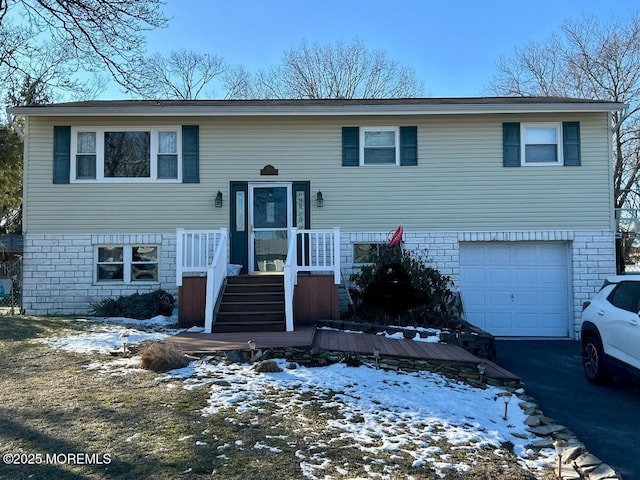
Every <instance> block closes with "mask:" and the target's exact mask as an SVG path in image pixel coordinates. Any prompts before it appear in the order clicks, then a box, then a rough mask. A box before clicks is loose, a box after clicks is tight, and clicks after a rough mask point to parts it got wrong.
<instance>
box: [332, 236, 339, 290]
mask: <svg viewBox="0 0 640 480" xmlns="http://www.w3.org/2000/svg"><path fill="white" fill-rule="evenodd" d="M333 283H335V284H336V285H340V228H339V227H334V228H333Z"/></svg>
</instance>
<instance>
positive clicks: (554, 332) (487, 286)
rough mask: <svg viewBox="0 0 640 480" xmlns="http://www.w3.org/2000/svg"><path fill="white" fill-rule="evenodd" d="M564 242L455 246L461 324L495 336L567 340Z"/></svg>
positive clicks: (566, 281)
mask: <svg viewBox="0 0 640 480" xmlns="http://www.w3.org/2000/svg"><path fill="white" fill-rule="evenodd" d="M567 257H568V248H567V245H566V244H564V243H548V242H545V243H537V242H520V243H509V242H495V243H492V242H486V243H483V242H477V243H475V242H474V243H462V244H460V289H461V291H462V296H463V300H464V305H465V308H466V310H467V320H469V322H471V323H472V324H473V325H476V326H478V327H480V328H482V329H483V330H486V331H487V332H489V333H491V334H493V335H496V336H536V337H537V336H545V337H566V336H568V335H569V328H568V325H569V323H568V310H569V295H568V290H569V279H568V272H569V269H568V260H567Z"/></svg>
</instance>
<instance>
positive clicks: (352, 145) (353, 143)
mask: <svg viewBox="0 0 640 480" xmlns="http://www.w3.org/2000/svg"><path fill="white" fill-rule="evenodd" d="M359 157H360V129H359V128H358V127H342V166H343V167H357V166H359V165H360V158H359Z"/></svg>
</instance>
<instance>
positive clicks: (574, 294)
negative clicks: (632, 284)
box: [340, 230, 616, 338]
mask: <svg viewBox="0 0 640 480" xmlns="http://www.w3.org/2000/svg"><path fill="white" fill-rule="evenodd" d="M389 238H390V233H389V232H360V233H344V234H343V235H342V245H341V249H340V252H341V264H342V266H343V270H342V274H343V279H344V281H345V282H347V283H348V279H349V276H350V275H351V274H352V273H353V272H354V271H356V270H357V269H358V266H357V265H354V264H353V246H352V245H353V244H354V243H369V242H371V243H374V242H377V243H386V242H388V241H389ZM461 242H566V243H567V244H568V245H569V247H570V257H569V259H568V262H569V267H570V272H569V276H570V279H571V287H570V290H569V295H570V296H571V303H572V305H573V309H572V310H573V315H572V317H573V333H574V336H576V334H577V333H578V331H579V325H580V315H581V313H582V302H584V301H585V300H587V299H589V298H590V297H591V296H593V294H594V293H596V292H597V291H598V290H599V288H600V286H601V285H602V281H603V279H604V278H605V277H606V276H608V275H613V274H615V271H616V267H615V265H616V264H615V239H614V235H613V233H612V232H608V231H564V230H540V231H518V232H516V231H513V232H510V231H493V232H407V231H405V234H404V244H403V245H404V247H405V248H407V249H411V250H417V251H420V252H424V258H425V259H426V261H427V263H428V264H429V265H431V266H433V267H434V268H437V269H438V270H440V272H441V273H443V274H444V275H448V276H450V277H451V278H452V279H453V281H454V282H456V283H457V282H458V281H459V279H460V243H461ZM576 338H577V336H576Z"/></svg>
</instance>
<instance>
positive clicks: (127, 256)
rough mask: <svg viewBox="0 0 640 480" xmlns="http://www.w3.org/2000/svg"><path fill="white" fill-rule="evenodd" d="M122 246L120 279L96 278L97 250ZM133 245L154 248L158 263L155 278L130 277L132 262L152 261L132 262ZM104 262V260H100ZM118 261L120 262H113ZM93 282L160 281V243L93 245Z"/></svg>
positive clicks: (111, 283) (130, 282)
mask: <svg viewBox="0 0 640 480" xmlns="http://www.w3.org/2000/svg"><path fill="white" fill-rule="evenodd" d="M114 247H115V248H122V264H123V275H122V277H123V278H122V280H100V279H98V259H99V255H98V252H99V250H100V249H101V248H114ZM135 247H153V248H155V249H156V262H155V263H156V265H158V278H156V279H155V280H147V279H144V280H134V279H132V278H131V271H132V268H131V267H132V265H133V264H134V263H154V262H134V261H133V249H134V248H135ZM102 263H105V262H102ZM114 263H120V262H114ZM93 283H94V284H97V285H105V284H108V285H113V284H118V285H122V284H155V283H160V245H150V244H142V243H141V244H137V243H136V244H131V245H106V244H104V245H95V248H94V250H93Z"/></svg>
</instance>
